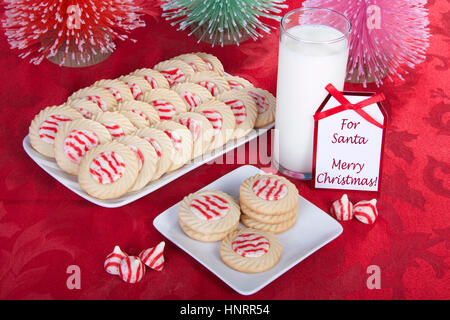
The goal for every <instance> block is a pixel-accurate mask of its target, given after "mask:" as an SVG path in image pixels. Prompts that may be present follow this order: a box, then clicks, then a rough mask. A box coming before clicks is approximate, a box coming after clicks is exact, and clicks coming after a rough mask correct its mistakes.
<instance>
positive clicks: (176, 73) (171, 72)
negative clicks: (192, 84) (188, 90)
mask: <svg viewBox="0 0 450 320" xmlns="http://www.w3.org/2000/svg"><path fill="white" fill-rule="evenodd" d="M153 69H155V70H157V71H159V72H161V74H162V75H163V76H164V77H165V78H166V79H167V81H168V82H169V85H170V86H174V85H176V84H178V83H183V82H187V81H189V79H190V78H191V77H192V76H193V75H194V73H195V72H194V69H192V67H191V66H190V65H188V64H187V63H186V62H184V61H182V60H177V59H171V60H165V61H162V62H160V63H158V64H157V65H155V66H154V67H153Z"/></svg>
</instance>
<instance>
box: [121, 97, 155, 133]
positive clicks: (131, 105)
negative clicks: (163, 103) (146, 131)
mask: <svg viewBox="0 0 450 320" xmlns="http://www.w3.org/2000/svg"><path fill="white" fill-rule="evenodd" d="M119 111H120V113H122V114H123V115H124V116H125V117H127V118H128V119H129V120H130V121H131V122H132V123H133V125H134V126H135V127H137V128H142V127H143V126H145V127H149V126H152V125H155V124H156V123H158V122H159V121H160V118H159V115H158V112H157V111H156V110H155V108H153V106H152V105H150V104H149V103H146V102H143V101H134V100H133V101H125V102H122V103H121V104H120V105H119ZM127 111H128V112H127ZM129 112H131V113H134V114H135V115H136V116H138V117H139V118H141V121H139V120H136V118H135V117H134V116H131V115H130V114H129Z"/></svg>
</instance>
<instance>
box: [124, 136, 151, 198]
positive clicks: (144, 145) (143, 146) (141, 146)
mask: <svg viewBox="0 0 450 320" xmlns="http://www.w3.org/2000/svg"><path fill="white" fill-rule="evenodd" d="M116 141H117V142H119V143H122V144H124V145H126V146H127V147H128V148H130V149H131V150H132V151H133V152H134V153H135V154H136V157H137V159H138V176H137V178H136V181H135V183H134V185H133V187H131V189H130V190H129V191H136V190H140V189H142V188H143V187H145V186H146V185H147V184H148V183H149V182H150V181H151V180H152V179H153V176H154V175H155V173H156V169H157V163H158V156H157V154H156V151H155V148H153V147H152V145H150V143H148V142H147V141H145V140H144V139H142V138H139V137H138V136H135V135H130V136H125V137H121V138H119V139H117V140H116Z"/></svg>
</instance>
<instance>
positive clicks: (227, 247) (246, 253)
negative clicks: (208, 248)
mask: <svg viewBox="0 0 450 320" xmlns="http://www.w3.org/2000/svg"><path fill="white" fill-rule="evenodd" d="M282 250H283V248H282V246H281V243H280V241H279V240H278V238H277V237H276V236H275V235H274V234H273V233H271V232H267V231H263V230H256V229H252V228H244V229H241V230H236V231H234V232H232V233H230V234H228V236H227V237H226V238H225V239H223V241H222V243H221V245H220V257H221V259H222V261H223V262H224V263H225V264H226V265H227V266H229V267H230V268H232V269H234V270H237V271H240V272H246V273H256V272H263V271H267V270H269V269H271V268H273V267H274V266H275V265H276V264H277V263H278V261H279V260H280V257H281V253H282Z"/></svg>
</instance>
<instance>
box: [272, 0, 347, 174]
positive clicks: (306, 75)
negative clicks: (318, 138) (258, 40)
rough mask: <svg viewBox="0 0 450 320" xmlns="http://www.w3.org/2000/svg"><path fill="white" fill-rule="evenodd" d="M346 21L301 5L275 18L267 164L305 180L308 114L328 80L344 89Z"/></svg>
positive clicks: (310, 127) (310, 126) (311, 124)
mask: <svg viewBox="0 0 450 320" xmlns="http://www.w3.org/2000/svg"><path fill="white" fill-rule="evenodd" d="M351 28H352V26H351V23H350V21H349V20H348V19H347V18H346V17H345V16H344V15H342V14H340V13H339V12H337V11H334V10H331V9H326V8H301V9H296V10H293V11H290V12H288V13H287V14H286V15H285V16H284V17H283V18H282V19H281V31H280V45H279V53H278V83H277V110H276V120H275V135H274V145H273V146H274V148H273V155H272V162H273V165H274V166H275V167H276V168H277V169H278V170H279V171H280V172H281V173H283V174H285V175H287V176H290V177H293V178H297V179H311V177H312V159H313V138H314V119H313V115H314V113H315V111H316V110H317V109H318V108H319V106H320V104H321V103H322V101H323V100H324V99H325V97H326V96H327V94H328V93H327V91H326V90H325V86H326V85H327V84H329V83H332V84H333V85H334V86H335V87H336V88H337V89H338V90H341V91H342V90H343V89H344V81H345V76H346V69H347V58H348V35H349V33H350V31H351Z"/></svg>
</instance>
